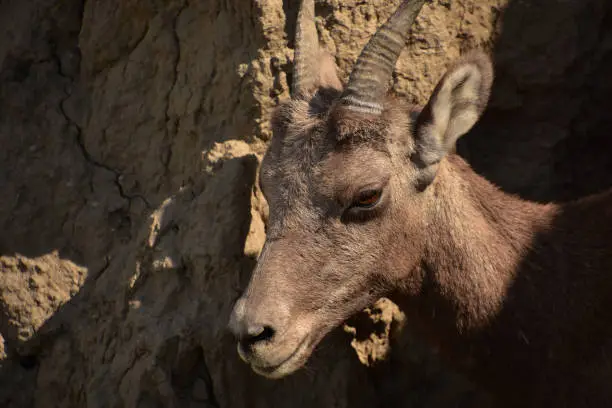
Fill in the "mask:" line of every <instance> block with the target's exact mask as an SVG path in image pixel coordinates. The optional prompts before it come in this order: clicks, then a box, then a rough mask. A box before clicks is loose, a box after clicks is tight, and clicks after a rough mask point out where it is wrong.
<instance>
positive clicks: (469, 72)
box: [413, 52, 493, 184]
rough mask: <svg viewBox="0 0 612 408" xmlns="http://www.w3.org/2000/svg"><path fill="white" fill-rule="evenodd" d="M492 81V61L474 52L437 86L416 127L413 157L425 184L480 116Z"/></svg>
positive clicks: (430, 179) (448, 72)
mask: <svg viewBox="0 0 612 408" xmlns="http://www.w3.org/2000/svg"><path fill="white" fill-rule="evenodd" d="M492 83H493V66H492V63H491V60H490V59H489V57H488V56H486V55H485V54H483V53H481V52H473V53H471V54H468V55H466V56H465V57H463V58H462V59H461V60H459V61H458V62H457V63H456V64H454V65H453V66H452V67H451V68H449V69H448V71H447V72H446V74H445V75H444V77H442V79H441V80H440V82H439V83H438V85H437V86H436V89H435V90H434V92H433V94H432V96H431V98H430V99H429V102H428V103H427V105H426V106H425V108H424V109H423V111H422V112H421V113H420V114H419V116H418V118H417V121H416V126H415V141H416V151H415V154H414V156H413V159H414V161H415V163H416V164H417V166H418V167H420V168H421V169H422V170H423V171H424V173H425V174H424V180H423V181H425V183H426V184H428V183H430V182H431V181H433V178H434V177H435V173H436V170H437V164H438V163H439V162H440V160H442V159H443V158H444V156H446V155H447V154H449V153H451V152H452V151H454V148H455V143H456V142H457V139H459V137H461V136H463V135H464V134H465V133H467V132H468V131H469V130H470V129H471V128H472V127H473V126H474V124H476V122H477V121H478V119H479V118H480V115H481V114H482V112H483V111H484V109H485V108H486V106H487V102H488V101H489V94H490V92H491V85H492Z"/></svg>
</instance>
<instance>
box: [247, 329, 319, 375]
mask: <svg viewBox="0 0 612 408" xmlns="http://www.w3.org/2000/svg"><path fill="white" fill-rule="evenodd" d="M315 346H316V342H313V341H311V339H310V337H309V336H306V337H305V338H304V339H303V340H302V341H301V342H300V343H299V344H298V345H297V347H296V348H295V349H294V350H293V351H292V352H291V354H289V355H288V356H287V357H286V358H285V359H284V360H282V361H281V362H280V363H278V364H275V365H258V364H255V363H250V364H251V369H252V370H253V371H254V372H255V373H257V374H259V375H261V376H263V377H266V378H269V379H273V380H275V379H279V378H283V377H285V376H287V375H289V374H292V373H294V372H295V371H297V370H298V369H300V368H301V367H302V366H303V365H304V364H305V363H306V361H308V358H309V357H310V355H311V354H312V351H313V349H314V347H315ZM238 353H239V354H240V353H241V350H240V346H238Z"/></svg>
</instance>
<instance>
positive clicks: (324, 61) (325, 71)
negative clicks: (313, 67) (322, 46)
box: [317, 50, 342, 91]
mask: <svg viewBox="0 0 612 408" xmlns="http://www.w3.org/2000/svg"><path fill="white" fill-rule="evenodd" d="M318 64H319V79H318V82H317V86H318V87H319V88H332V89H335V90H338V91H341V90H342V81H340V78H339V77H338V66H337V65H336V61H335V60H334V57H333V56H332V55H331V54H330V53H328V52H327V51H323V50H322V51H319V61H318Z"/></svg>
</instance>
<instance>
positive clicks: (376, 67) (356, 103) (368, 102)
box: [342, 0, 425, 115]
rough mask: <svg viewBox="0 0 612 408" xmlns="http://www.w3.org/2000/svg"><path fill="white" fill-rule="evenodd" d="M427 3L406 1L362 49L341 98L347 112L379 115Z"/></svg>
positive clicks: (418, 0)
mask: <svg viewBox="0 0 612 408" xmlns="http://www.w3.org/2000/svg"><path fill="white" fill-rule="evenodd" d="M424 3H425V0H405V1H404V2H403V3H402V4H400V6H399V7H398V8H397V10H395V12H394V13H393V15H392V16H391V17H389V19H388V20H387V21H386V22H385V24H383V25H382V26H381V27H380V28H379V29H378V31H376V33H375V34H374V35H373V36H372V38H371V39H370V41H369V42H368V44H367V45H366V46H365V47H364V48H363V50H362V51H361V54H360V55H359V58H358V59H357V62H356V63H355V67H354V68H353V70H352V71H351V75H350V77H349V82H348V84H347V86H346V88H345V90H344V92H343V94H342V103H343V105H344V106H346V107H347V108H348V109H351V110H355V111H358V112H365V113H369V114H374V115H380V114H381V113H382V110H383V99H384V97H385V95H386V94H387V91H388V90H389V82H390V80H391V76H392V74H393V69H394V68H395V64H396V63H397V59H398V58H399V55H400V53H401V52H402V50H403V49H404V47H405V46H406V41H407V40H408V32H409V29H410V27H411V26H412V24H413V23H414V20H415V19H416V17H417V15H418V14H419V11H420V10H421V8H422V6H423V4H424Z"/></svg>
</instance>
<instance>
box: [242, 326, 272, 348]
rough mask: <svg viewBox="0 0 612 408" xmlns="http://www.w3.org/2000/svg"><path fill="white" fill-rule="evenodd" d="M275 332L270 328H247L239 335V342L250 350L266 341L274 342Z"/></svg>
mask: <svg viewBox="0 0 612 408" xmlns="http://www.w3.org/2000/svg"><path fill="white" fill-rule="evenodd" d="M274 333H275V330H274V329H273V328H272V327H270V326H262V325H257V324H255V325H252V326H245V330H244V331H243V332H240V333H238V334H237V336H236V337H237V338H238V341H239V342H240V343H241V344H242V346H243V347H245V348H248V347H250V346H253V345H255V344H256V343H261V342H264V341H268V340H272V338H273V337H274Z"/></svg>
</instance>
